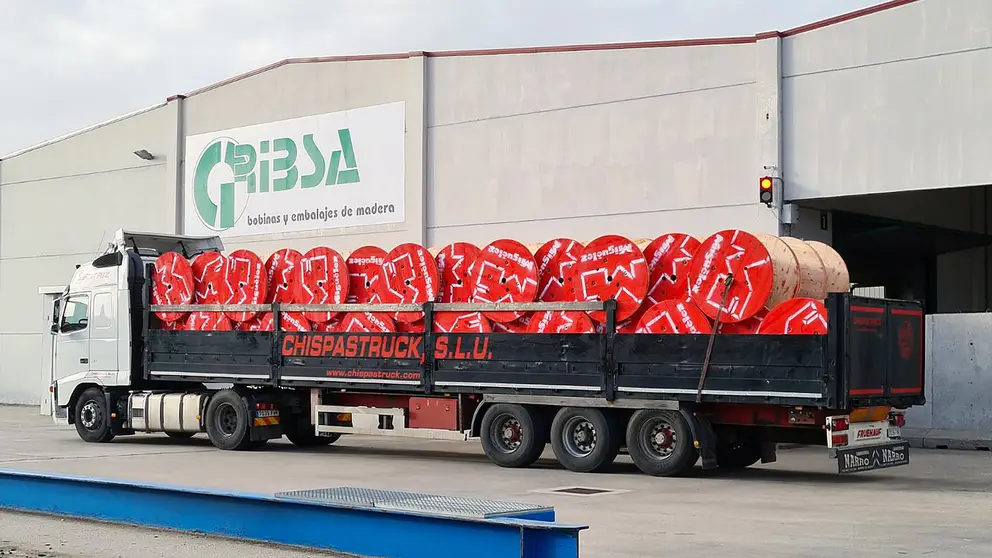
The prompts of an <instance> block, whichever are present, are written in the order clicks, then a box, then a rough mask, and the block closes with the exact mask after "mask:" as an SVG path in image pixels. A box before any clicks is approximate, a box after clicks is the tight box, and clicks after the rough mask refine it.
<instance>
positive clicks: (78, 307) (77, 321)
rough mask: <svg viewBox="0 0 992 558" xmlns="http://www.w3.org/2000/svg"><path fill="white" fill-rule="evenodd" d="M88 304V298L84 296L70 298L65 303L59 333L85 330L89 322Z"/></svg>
mask: <svg viewBox="0 0 992 558" xmlns="http://www.w3.org/2000/svg"><path fill="white" fill-rule="evenodd" d="M89 302H90V298H89V297H88V296H86V295H75V296H70V297H69V298H68V300H66V302H65V312H64V313H63V314H62V323H61V325H60V326H59V332H61V333H73V332H76V331H82V330H84V329H86V326H87V324H88V322H89V320H88V318H89V316H88V314H89Z"/></svg>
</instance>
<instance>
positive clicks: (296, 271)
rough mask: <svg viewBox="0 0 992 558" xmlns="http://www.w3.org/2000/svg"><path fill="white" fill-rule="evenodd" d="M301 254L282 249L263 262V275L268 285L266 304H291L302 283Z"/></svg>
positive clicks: (290, 249) (289, 249)
mask: <svg viewBox="0 0 992 558" xmlns="http://www.w3.org/2000/svg"><path fill="white" fill-rule="evenodd" d="M302 260H303V254H301V253H299V252H298V251H296V250H293V249H292V248H284V249H282V250H279V251H278V252H275V253H273V254H272V255H271V256H269V259H267V260H265V275H266V280H267V282H268V284H269V292H268V295H266V298H265V300H266V302H269V303H272V302H278V303H280V304H293V303H295V302H296V297H297V296H298V293H299V289H300V283H302V282H303V266H302Z"/></svg>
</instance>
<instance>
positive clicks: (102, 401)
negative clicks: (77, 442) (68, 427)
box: [73, 388, 114, 444]
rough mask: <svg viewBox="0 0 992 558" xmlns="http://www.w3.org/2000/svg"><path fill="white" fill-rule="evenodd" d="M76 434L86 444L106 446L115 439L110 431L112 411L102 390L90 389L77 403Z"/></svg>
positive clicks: (75, 410)
mask: <svg viewBox="0 0 992 558" xmlns="http://www.w3.org/2000/svg"><path fill="white" fill-rule="evenodd" d="M73 412H74V413H75V417H74V420H75V424H76V433H77V434H79V437H80V438H81V439H82V440H83V441H84V442H90V443H94V444H105V443H107V442H109V441H111V440H113V439H114V433H113V432H112V431H111V430H110V411H109V410H108V409H107V396H106V394H104V393H103V390H102V389H100V388H89V389H87V390H86V391H84V392H83V393H82V395H80V396H79V399H78V400H77V401H76V408H75V409H74V410H73Z"/></svg>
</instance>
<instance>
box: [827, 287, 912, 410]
mask: <svg viewBox="0 0 992 558" xmlns="http://www.w3.org/2000/svg"><path fill="white" fill-rule="evenodd" d="M846 303H847V304H846V307H843V308H842V311H844V312H845V313H846V315H847V323H848V326H847V331H846V333H847V335H846V338H845V339H844V346H845V349H846V350H845V351H844V352H845V353H846V354H845V355H842V360H843V368H844V371H845V373H846V374H845V375H846V378H847V381H848V394H849V397H850V402H849V406H851V407H856V406H868V405H883V404H884V405H896V406H908V405H922V404H923V403H924V402H925V398H924V397H923V378H924V376H923V366H924V354H925V347H924V335H925V331H926V327H925V323H924V320H925V318H924V314H923V306H922V304H920V303H917V302H910V301H903V300H884V299H870V298H861V297H850V298H848V299H847V301H846ZM838 306H843V305H838Z"/></svg>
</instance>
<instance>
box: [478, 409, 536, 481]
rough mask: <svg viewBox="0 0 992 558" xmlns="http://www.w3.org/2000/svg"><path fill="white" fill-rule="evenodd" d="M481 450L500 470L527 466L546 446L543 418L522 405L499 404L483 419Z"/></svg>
mask: <svg viewBox="0 0 992 558" xmlns="http://www.w3.org/2000/svg"><path fill="white" fill-rule="evenodd" d="M481 430H482V431H481V432H480V434H481V437H482V450H483V451H484V452H486V456H488V457H489V459H490V460H492V462H493V463H495V464H497V465H499V466H500V467H529V466H531V465H533V464H534V462H535V461H537V460H538V459H539V458H540V457H541V454H542V453H544V448H545V446H547V444H548V431H549V426H548V424H547V419H546V418H545V417H544V415H543V414H542V413H541V412H539V411H535V410H532V409H529V408H527V407H524V406H521V405H514V404H509V403H499V404H496V405H493V406H492V407H489V408H488V409H486V414H485V415H483V417H482V429H481Z"/></svg>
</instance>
